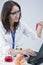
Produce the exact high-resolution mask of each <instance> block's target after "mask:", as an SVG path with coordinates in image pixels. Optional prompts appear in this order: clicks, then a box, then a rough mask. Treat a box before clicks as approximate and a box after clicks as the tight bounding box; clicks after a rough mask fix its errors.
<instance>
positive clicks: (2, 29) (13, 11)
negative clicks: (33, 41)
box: [0, 1, 36, 56]
mask: <svg viewBox="0 0 43 65" xmlns="http://www.w3.org/2000/svg"><path fill="white" fill-rule="evenodd" d="M20 18H21V7H20V5H19V4H18V3H16V2H14V1H7V2H5V3H4V5H3V8H2V13H1V21H0V47H4V48H5V47H6V46H9V47H10V50H9V52H10V53H11V54H12V55H14V54H17V53H22V54H27V53H28V54H29V55H32V56H35V55H36V54H35V52H34V51H32V50H30V49H27V50H16V49H17V44H18V43H19V41H20V40H19V39H20V38H21V35H22V34H25V35H26V36H29V35H30V36H32V35H33V36H34V33H33V31H32V30H31V29H30V28H26V26H24V24H21V23H20ZM18 46H19V45H18Z"/></svg>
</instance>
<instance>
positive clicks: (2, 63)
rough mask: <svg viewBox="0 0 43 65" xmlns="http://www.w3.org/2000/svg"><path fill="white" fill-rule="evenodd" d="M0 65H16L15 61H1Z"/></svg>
mask: <svg viewBox="0 0 43 65" xmlns="http://www.w3.org/2000/svg"><path fill="white" fill-rule="evenodd" d="M0 64H1V65H15V64H14V61H13V62H5V61H0ZM26 65H31V64H28V63H26Z"/></svg>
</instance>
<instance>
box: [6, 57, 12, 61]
mask: <svg viewBox="0 0 43 65" xmlns="http://www.w3.org/2000/svg"><path fill="white" fill-rule="evenodd" d="M5 61H6V62H12V61H13V58H12V56H6V57H5Z"/></svg>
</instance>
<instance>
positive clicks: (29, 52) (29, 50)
mask: <svg viewBox="0 0 43 65" xmlns="http://www.w3.org/2000/svg"><path fill="white" fill-rule="evenodd" d="M24 53H26V54H29V55H31V56H36V53H35V51H32V50H31V49H26V50H24Z"/></svg>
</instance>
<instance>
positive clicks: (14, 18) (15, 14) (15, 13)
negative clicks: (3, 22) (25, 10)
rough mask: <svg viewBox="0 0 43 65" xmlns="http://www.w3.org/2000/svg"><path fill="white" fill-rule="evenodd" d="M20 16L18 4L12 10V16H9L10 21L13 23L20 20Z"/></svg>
mask: <svg viewBox="0 0 43 65" xmlns="http://www.w3.org/2000/svg"><path fill="white" fill-rule="evenodd" d="M19 17H20V11H19V8H18V6H16V5H14V6H13V7H12V10H11V13H10V16H9V22H10V23H11V24H14V22H18V20H19Z"/></svg>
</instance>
